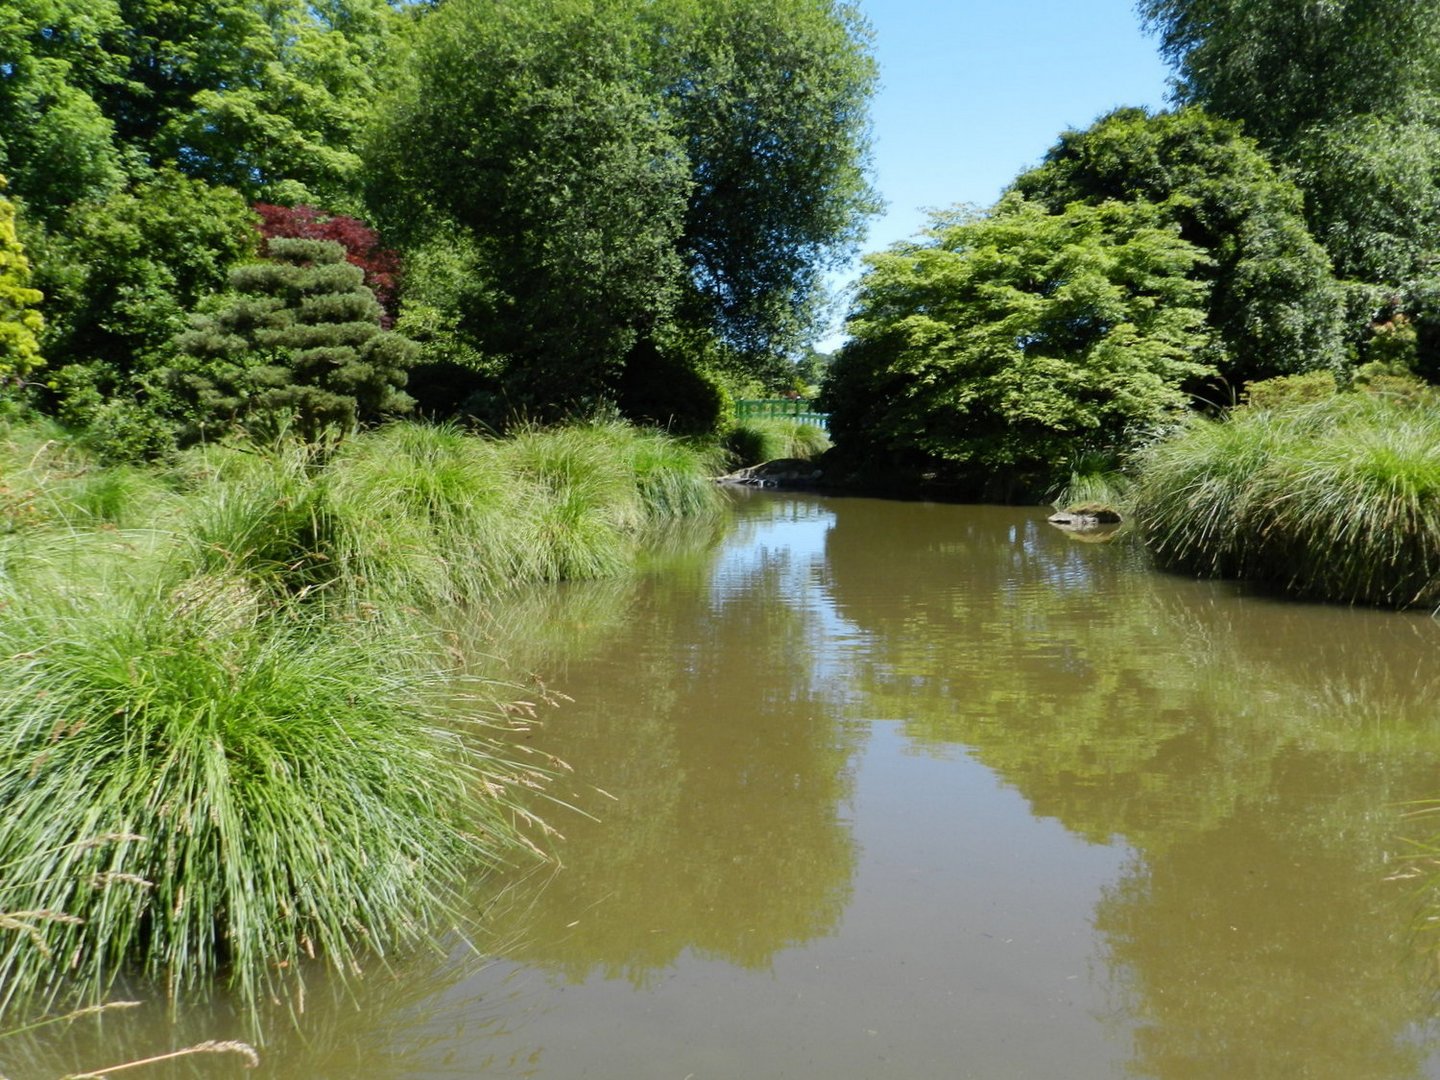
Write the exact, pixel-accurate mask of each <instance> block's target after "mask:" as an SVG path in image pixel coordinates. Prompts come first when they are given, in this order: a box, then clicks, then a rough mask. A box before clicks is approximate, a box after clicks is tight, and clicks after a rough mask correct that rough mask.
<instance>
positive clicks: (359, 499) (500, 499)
mask: <svg viewBox="0 0 1440 1080" xmlns="http://www.w3.org/2000/svg"><path fill="white" fill-rule="evenodd" d="M501 456H502V455H501V452H500V450H499V449H498V448H497V444H496V442H495V441H494V440H491V439H485V438H481V437H479V436H475V435H469V434H466V433H465V432H463V431H462V430H461V429H459V428H457V427H454V426H452V425H429V424H411V423H399V424H391V425H388V426H386V427H383V428H380V429H378V430H376V431H374V432H371V433H368V434H366V435H364V436H361V437H359V438H356V439H352V440H349V441H348V443H347V444H346V445H345V446H344V447H342V448H341V450H340V452H339V453H338V454H337V455H336V456H335V458H334V459H333V460H332V461H331V462H330V465H329V469H328V481H329V495H330V499H331V505H332V507H333V509H334V512H335V513H336V515H337V516H338V518H339V519H340V520H341V521H342V522H344V523H345V527H344V528H342V529H339V530H337V532H336V535H335V545H334V550H333V556H334V558H335V560H336V563H337V564H338V567H339V569H340V572H341V573H342V574H343V575H344V577H345V579H346V580H347V581H349V582H352V583H354V585H355V587H356V589H357V591H358V592H359V593H360V594H363V595H364V596H365V597H367V598H368V599H370V600H371V601H373V602H375V603H382V604H397V603H398V604H410V605H419V606H422V607H430V606H435V605H440V604H452V603H465V602H473V601H475V600H479V599H481V598H483V597H486V596H493V595H494V594H495V593H497V592H498V591H500V590H501V589H503V588H506V587H508V586H509V585H511V584H514V583H516V582H517V581H519V580H522V570H523V567H524V564H525V562H526V560H527V559H528V558H529V554H530V550H531V546H532V536H531V533H530V529H529V528H528V526H527V523H526V519H525V512H524V508H525V506H526V503H527V501H529V500H527V498H526V493H525V490H524V489H523V487H522V486H521V485H519V484H517V483H516V481H515V478H514V477H512V476H511V475H510V474H509V473H508V472H507V471H506V470H505V469H504V468H503V466H502V463H501Z"/></svg>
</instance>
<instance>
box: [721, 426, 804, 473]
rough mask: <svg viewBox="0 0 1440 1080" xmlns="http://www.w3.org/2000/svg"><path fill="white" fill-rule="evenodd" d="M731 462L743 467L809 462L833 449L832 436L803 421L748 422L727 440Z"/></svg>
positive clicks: (734, 430) (734, 429)
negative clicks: (791, 460)
mask: <svg viewBox="0 0 1440 1080" xmlns="http://www.w3.org/2000/svg"><path fill="white" fill-rule="evenodd" d="M725 444H726V448H727V450H728V451H729V453H730V457H731V459H732V460H733V461H734V463H735V464H736V465H739V466H741V467H744V466H749V465H760V464H763V463H764V462H767V461H778V460H780V459H781V458H797V459H799V460H801V461H809V460H810V459H812V458H816V457H819V456H820V455H821V454H823V453H824V452H825V451H826V450H828V449H830V436H829V435H828V434H827V433H826V431H825V429H824V428H822V427H819V426H818V425H816V424H807V423H805V422H804V421H801V420H780V419H772V420H746V421H744V422H742V423H739V424H736V425H735V427H733V428H732V429H731V430H730V433H729V434H728V435H726V437H725Z"/></svg>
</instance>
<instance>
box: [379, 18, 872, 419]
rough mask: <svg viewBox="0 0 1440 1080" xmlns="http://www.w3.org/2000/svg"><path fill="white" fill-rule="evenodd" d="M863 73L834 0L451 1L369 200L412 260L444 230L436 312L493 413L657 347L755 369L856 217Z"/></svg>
mask: <svg viewBox="0 0 1440 1080" xmlns="http://www.w3.org/2000/svg"><path fill="white" fill-rule="evenodd" d="M873 80H874V68H873V64H872V62H871V60H870V58H869V54H868V51H867V33H866V31H865V29H864V26H863V24H862V22H861V21H860V20H859V18H858V16H857V15H856V14H855V12H854V9H853V8H852V7H851V6H850V5H848V4H842V3H838V2H835V0H777V2H775V3H767V4H762V3H759V2H757V0H715V2H707V3H700V2H698V0H655V2H645V0H499V2H495V0H449V2H448V3H446V4H444V5H442V6H440V7H439V8H438V9H437V10H436V11H435V12H434V13H433V14H430V15H428V16H426V17H425V18H424V19H423V20H422V22H421V24H420V27H419V30H418V33H417V36H416V42H415V51H414V55H413V57H412V58H411V62H410V64H409V75H408V77H407V79H406V81H405V82H404V83H403V84H402V85H401V87H400V88H399V89H398V90H397V91H396V92H395V93H394V94H393V95H392V96H391V97H390V99H389V100H388V102H387V103H386V105H385V107H384V108H383V110H382V120H381V123H380V124H378V125H377V128H376V130H375V135H374V138H373V139H372V142H371V150H370V153H369V156H370V161H371V163H372V165H373V167H374V168H373V171H372V174H371V175H372V178H373V180H374V184H373V186H372V190H371V193H370V196H371V205H372V207H373V211H374V213H375V214H376V215H377V216H381V217H382V220H384V221H385V222H386V224H387V225H389V226H393V227H396V228H404V227H406V226H409V228H410V238H409V246H411V247H413V248H415V249H419V250H420V252H421V258H420V261H424V259H425V256H424V255H423V251H424V249H425V248H426V242H427V241H428V240H429V239H430V238H431V237H433V236H435V235H437V234H443V233H444V232H445V231H446V230H448V229H452V228H458V229H459V230H460V231H461V232H462V233H463V234H464V235H465V237H466V240H465V243H464V246H463V250H464V253H465V257H466V259H467V260H468V261H469V263H470V265H471V273H470V274H469V275H468V276H469V277H470V279H471V281H472V285H471V286H470V287H469V288H468V289H465V290H461V291H456V290H446V292H447V297H446V299H447V300H448V302H451V303H460V304H462V305H463V308H464V309H463V310H462V311H461V312H459V313H457V314H456V315H455V316H454V317H452V318H451V320H450V321H451V322H452V324H453V325H456V326H458V327H459V329H460V330H461V332H462V333H464V334H466V335H468V336H469V337H470V338H471V340H472V341H473V343H474V344H475V346H476V348H477V349H478V351H479V352H480V353H481V354H482V355H484V356H486V357H488V358H489V361H490V363H491V365H492V366H493V367H495V368H497V369H500V370H503V371H504V372H505V373H506V376H507V379H506V381H507V383H508V386H509V392H510V394H511V395H512V402H514V403H518V404H524V405H527V406H529V407H532V408H533V407H535V406H541V407H544V406H547V405H553V404H555V403H564V402H573V401H584V400H593V399H594V398H595V397H597V396H601V395H608V394H611V393H613V391H614V388H615V386H616V385H617V380H618V379H619V378H620V377H621V372H622V369H623V367H624V365H625V363H626V362H627V361H628V360H629V359H630V358H631V357H632V356H638V357H644V356H649V355H652V354H653V352H654V347H655V346H656V344H657V343H659V344H660V345H661V346H662V347H664V348H668V349H670V350H672V351H673V350H676V349H679V350H682V351H683V350H693V351H697V352H704V351H707V350H708V351H709V352H710V354H711V355H716V356H722V357H725V356H728V357H732V358H734V357H738V358H740V360H739V361H738V362H739V363H741V364H744V365H747V366H748V367H749V368H750V370H752V371H764V370H765V369H766V366H767V364H769V363H771V362H772V361H773V360H774V358H775V357H777V356H780V355H783V354H784V353H785V352H786V351H787V350H788V349H791V348H793V347H794V346H795V345H796V344H797V343H798V341H799V340H800V338H801V335H802V331H803V330H804V329H805V328H806V327H807V326H808V324H809V320H811V319H812V318H813V315H814V307H815V300H816V297H817V295H818V290H819V285H820V283H819V278H818V272H819V269H820V268H821V267H822V266H823V265H824V264H825V261H826V259H827V258H828V257H830V256H832V255H834V254H835V253H836V252H838V251H844V250H847V249H848V248H849V247H850V246H851V245H853V243H854V242H855V241H856V239H857V238H858V235H859V229H860V224H861V222H862V221H863V218H864V216H865V214H866V212H868V211H869V210H870V209H872V208H873V205H874V199H873V195H872V193H871V192H870V189H869V187H868V186H867V184H866V183H865V180H864V175H863V167H864V164H865V154H866V136H867V119H866V113H865V106H866V102H867V99H868V95H869V93H870V90H871V87H872V85H873ZM422 210H423V211H428V215H427V214H425V213H419V212H417V211H422ZM454 250H455V249H454V247H453V245H449V244H447V245H446V249H445V258H446V259H449V258H451V257H453V252H454ZM432 254H433V249H432ZM412 265H416V263H415V262H414V261H413V256H412ZM419 270H420V272H419V274H418V275H417V277H416V280H417V281H424V280H429V279H430V278H431V277H433V276H434V275H428V274H427V273H426V271H425V269H424V268H423V267H420V268H419Z"/></svg>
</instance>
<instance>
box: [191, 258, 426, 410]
mask: <svg viewBox="0 0 1440 1080" xmlns="http://www.w3.org/2000/svg"><path fill="white" fill-rule="evenodd" d="M266 251H267V253H268V255H269V259H268V260H267V261H265V262H259V263H252V264H249V265H246V266H241V267H238V268H236V269H235V270H234V271H232V272H231V274H230V283H231V286H232V287H233V289H234V290H235V293H236V294H237V295H235V296H234V297H233V298H232V299H231V301H230V302H229V304H228V305H227V306H225V307H224V308H222V309H221V310H219V311H217V312H215V313H214V314H211V315H202V316H198V317H196V318H195V320H194V321H193V325H192V328H191V329H190V330H189V331H187V332H186V333H184V334H182V335H181V336H180V337H179V339H178V341H177V344H178V346H179V348H180V350H181V352H182V353H183V354H184V355H185V357H186V361H183V362H180V363H177V364H176V365H175V366H174V367H172V368H170V369H168V370H167V371H166V372H164V379H165V381H166V382H167V383H168V385H169V386H170V387H171V388H172V389H173V390H174V391H175V392H176V393H177V394H178V395H180V396H182V397H183V398H184V399H185V400H186V401H187V402H189V404H190V406H191V409H192V415H193V424H194V426H195V428H196V429H197V430H196V433H197V434H200V433H203V432H204V431H205V430H206V428H209V429H211V430H214V431H224V430H225V429H227V428H228V427H232V426H234V425H238V424H245V423H254V422H256V421H257V420H264V419H266V418H276V417H286V416H293V417H294V420H295V422H296V423H297V424H298V428H299V431H300V432H301V433H302V434H303V435H305V436H306V437H308V438H315V437H317V436H318V435H319V433H320V432H321V431H322V430H323V429H325V428H326V427H335V428H337V429H339V430H341V431H349V430H351V429H353V428H354V427H355V425H356V424H358V423H361V422H366V421H372V420H376V419H379V418H380V417H381V416H384V415H386V414H389V413H395V412H401V411H404V410H405V409H406V408H408V407H409V404H410V399H409V398H408V397H407V396H406V395H405V394H404V393H403V392H402V391H401V390H400V387H402V386H403V385H404V383H405V373H406V369H407V368H408V367H409V364H410V361H411V358H412V355H413V351H414V347H413V346H412V345H411V343H410V342H409V341H408V340H406V339H405V338H403V337H401V336H400V335H399V334H395V333H390V332H386V331H382V330H381V329H380V316H381V311H380V305H379V304H378V303H377V302H376V301H375V297H374V294H373V293H371V291H370V290H369V289H367V288H366V287H365V286H364V285H363V284H361V281H362V279H363V277H364V273H363V271H361V270H360V268H359V267H356V266H351V265H350V264H349V263H347V262H346V261H345V252H344V249H343V248H342V247H341V246H340V245H339V244H337V243H335V242H333V241H328V240H299V239H286V238H279V237H276V238H273V239H271V240H270V241H269V242H268V243H267V245H266Z"/></svg>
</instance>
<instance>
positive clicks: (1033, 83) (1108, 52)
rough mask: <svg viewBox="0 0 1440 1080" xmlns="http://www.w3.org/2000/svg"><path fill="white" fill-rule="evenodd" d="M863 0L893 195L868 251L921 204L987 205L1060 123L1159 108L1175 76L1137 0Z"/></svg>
mask: <svg viewBox="0 0 1440 1080" xmlns="http://www.w3.org/2000/svg"><path fill="white" fill-rule="evenodd" d="M859 3H860V8H861V10H862V11H864V13H865V15H866V17H867V18H868V19H869V20H870V24H871V26H872V27H873V28H874V30H875V56H876V59H877V60H878V61H879V64H880V80H881V86H880V90H879V92H878V93H877V94H876V96H875V99H874V102H873V104H872V108H871V115H872V117H873V119H874V163H875V183H876V186H877V187H878V188H879V190H880V194H881V196H882V197H883V198H884V199H885V201H886V204H887V206H886V210H885V212H884V214H883V215H881V216H880V217H879V218H876V219H875V220H874V221H873V222H872V223H871V226H870V233H869V237H868V239H867V240H866V241H865V244H864V248H863V250H865V251H878V250H880V249H883V248H885V247H887V246H888V245H890V244H891V243H893V242H895V241H896V240H903V239H905V238H906V237H908V236H912V235H914V234H915V232H916V231H917V230H918V229H920V227H921V226H922V225H923V224H924V223H925V218H926V215H925V213H924V209H923V208H925V207H944V206H950V205H952V204H954V203H976V204H978V205H981V206H988V205H990V204H991V203H993V202H994V201H995V199H996V198H997V197H998V196H999V194H1000V191H1001V189H1003V188H1004V187H1005V185H1006V184H1008V183H1009V182H1010V181H1011V180H1013V179H1014V178H1015V175H1016V174H1017V173H1019V172H1020V171H1021V170H1022V169H1024V168H1026V167H1027V166H1030V165H1033V164H1035V163H1037V162H1038V161H1039V160H1040V159H1041V158H1042V157H1043V156H1044V154H1045V151H1046V150H1048V149H1049V148H1050V146H1051V145H1052V144H1053V143H1054V141H1055V138H1056V136H1057V135H1059V133H1060V132H1061V131H1063V130H1065V129H1066V128H1069V127H1086V126H1087V125H1089V124H1090V122H1091V121H1092V120H1094V119H1095V118H1096V117H1097V116H1099V115H1101V114H1102V113H1105V112H1108V111H1109V110H1110V109H1112V108H1114V107H1115V106H1117V105H1148V106H1151V107H1152V108H1159V107H1161V106H1163V105H1164V104H1165V91H1166V78H1167V76H1168V74H1169V72H1168V69H1167V68H1166V66H1165V65H1164V64H1163V63H1162V62H1161V60H1160V57H1159V53H1158V51H1157V49H1156V45H1155V41H1154V39H1153V38H1151V37H1149V36H1147V35H1145V34H1143V33H1142V32H1141V29H1140V20H1139V17H1138V16H1137V15H1136V14H1135V10H1134V4H1133V0H1002V2H994V3H992V2H989V0H950V2H946V0H859ZM858 273H859V266H858V263H857V265H856V266H854V267H853V268H852V269H851V271H850V272H849V273H848V274H845V275H840V276H838V277H837V278H836V279H835V281H836V284H844V283H846V282H849V281H853V280H854V278H855V277H856V275H858ZM838 340H839V338H838V337H837V336H831V337H830V338H827V339H826V340H824V341H822V342H820V343H819V345H820V347H821V348H831V347H833V346H834V345H835V344H836V343H837V342H838Z"/></svg>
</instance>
